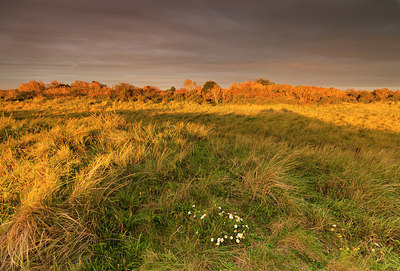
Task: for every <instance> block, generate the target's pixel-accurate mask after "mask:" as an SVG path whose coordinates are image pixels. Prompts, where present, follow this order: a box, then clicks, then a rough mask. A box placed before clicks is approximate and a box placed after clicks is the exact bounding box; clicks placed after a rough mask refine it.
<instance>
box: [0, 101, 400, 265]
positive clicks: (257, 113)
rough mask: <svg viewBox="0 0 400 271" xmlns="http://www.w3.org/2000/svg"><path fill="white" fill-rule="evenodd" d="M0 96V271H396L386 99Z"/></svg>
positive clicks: (398, 128)
mask: <svg viewBox="0 0 400 271" xmlns="http://www.w3.org/2000/svg"><path fill="white" fill-rule="evenodd" d="M0 105H1V106H0V110H1V111H0V114H2V116H1V118H0V142H1V143H0V189H1V190H0V200H1V203H2V204H1V209H0V222H1V223H2V224H1V230H0V260H1V262H0V268H1V270H3V269H4V270H9V269H15V270H19V269H23V270H26V269H35V268H37V269H45V270H49V269H57V270H59V269H66V270H68V269H77V270H132V269H135V270H136V269H139V270H368V269H369V270H398V269H400V250H399V247H400V219H399V215H398V214H399V213H400V147H399V146H400V134H399V133H400V105H399V104H389V103H378V104H337V105H323V106H316V105H284V104H275V105H232V104H230V105H229V104H228V105H217V106H213V105H198V104H190V103H168V104H161V103H160V104H156V103H140V102H131V101H129V102H128V101H126V102H124V101H113V100H96V99H89V98H73V99H66V98H60V99H53V100H46V99H35V100H29V101H21V102H18V101H14V102H11V101H9V102H5V101H0ZM194 214H196V216H195V215H194ZM204 214H206V215H205V216H204ZM229 214H231V216H230V215H229ZM238 217H239V218H238ZM231 218H232V219H231ZM235 225H236V226H237V227H235ZM246 225H247V227H248V228H247V227H246ZM235 230H236V232H234V231H235ZM238 234H243V237H245V238H243V237H241V235H238ZM225 235H226V238H224V237H225ZM230 236H232V237H233V239H230ZM212 238H213V239H212ZM218 238H224V239H225V241H224V242H221V241H218V242H217V239H218ZM237 240H239V241H237ZM217 243H218V245H217Z"/></svg>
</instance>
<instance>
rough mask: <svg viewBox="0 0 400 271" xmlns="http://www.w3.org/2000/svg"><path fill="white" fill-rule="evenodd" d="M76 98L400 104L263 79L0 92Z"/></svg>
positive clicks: (13, 96)
mask: <svg viewBox="0 0 400 271" xmlns="http://www.w3.org/2000/svg"><path fill="white" fill-rule="evenodd" d="M59 96H64V97H76V96H89V97H97V98H112V99H119V100H133V101H137V100H139V101H143V102H146V101H153V102H169V101H190V102H195V103H199V104H201V103H211V104H222V103H256V104H262V103H291V104H332V103H340V102H352V103H371V102H383V101H393V102H396V101H400V90H397V91H392V90H389V89H387V88H382V89H375V90H374V91H366V90H354V89H348V90H346V91H342V90H340V89H336V88H325V87H315V86H296V87H294V86H291V85H287V84H275V83H273V82H271V81H270V80H266V79H263V78H260V79H257V80H254V81H246V82H242V83H234V84H232V85H231V86H230V87H229V88H226V89H225V88H221V87H220V86H219V85H218V83H216V82H214V81H206V82H205V83H204V85H201V84H198V83H197V82H196V81H193V80H190V79H187V80H185V81H184V83H183V86H182V88H181V89H176V88H175V87H171V88H170V89H167V90H165V91H162V90H160V89H159V88H157V87H154V86H143V87H136V86H134V85H132V84H130V83H119V84H117V85H115V86H113V87H108V86H106V85H104V84H102V83H100V82H97V81H92V82H91V83H88V82H85V81H79V80H76V81H75V82H73V83H72V84H71V85H68V84H64V83H60V82H58V81H56V80H54V81H52V82H51V83H50V84H48V85H45V84H44V83H43V82H41V81H35V80H33V81H29V82H28V83H23V84H21V85H20V86H19V87H18V89H10V90H0V98H2V99H5V100H25V99H31V98H34V97H45V98H51V97H59Z"/></svg>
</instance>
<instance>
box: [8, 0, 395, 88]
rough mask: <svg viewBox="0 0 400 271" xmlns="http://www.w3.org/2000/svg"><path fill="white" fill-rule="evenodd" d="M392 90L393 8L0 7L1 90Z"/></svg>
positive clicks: (142, 2) (363, 3) (295, 3)
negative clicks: (64, 86) (90, 86)
mask: <svg viewBox="0 0 400 271" xmlns="http://www.w3.org/2000/svg"><path fill="white" fill-rule="evenodd" d="M257 78H264V79H268V80H271V81H273V82H276V83H282V84H291V85H294V86H297V85H314V86H325V87H337V88H341V89H348V88H355V89H369V90H372V89H375V88H384V87H386V88H390V89H393V90H397V89H400V0H323V1H322V0H246V1H243V0H230V1H225V0H112V1H111V0H109V1H106V0H0V88H2V89H8V88H16V87H18V85H19V84H20V83H22V82H27V81H29V80H34V79H35V80H41V81H44V82H46V83H49V82H50V81H52V80H57V81H60V82H63V83H72V82H73V81H75V80H83V81H89V82H91V81H100V82H102V83H105V84H107V85H108V86H112V85H114V84H117V83H119V82H128V83H131V84H134V85H135V86H143V85H154V86H158V87H160V88H162V89H166V88H169V87H171V86H175V87H177V88H179V87H181V86H182V84H183V81H184V80H185V79H192V80H195V81H197V82H198V83H204V82H205V81H207V80H213V81H215V82H217V83H219V85H221V86H222V87H228V86H229V85H231V84H232V83H234V82H243V81H246V80H255V79H257Z"/></svg>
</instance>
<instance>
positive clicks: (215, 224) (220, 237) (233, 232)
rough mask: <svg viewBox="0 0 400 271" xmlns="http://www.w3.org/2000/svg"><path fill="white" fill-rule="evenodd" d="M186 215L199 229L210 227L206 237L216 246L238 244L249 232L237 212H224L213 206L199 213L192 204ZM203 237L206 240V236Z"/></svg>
mask: <svg viewBox="0 0 400 271" xmlns="http://www.w3.org/2000/svg"><path fill="white" fill-rule="evenodd" d="M187 215H188V216H189V218H190V219H191V220H192V221H193V220H195V221H196V220H197V221H198V224H199V226H200V227H201V226H204V228H206V227H207V225H210V224H211V225H212V226H211V230H210V231H208V232H207V233H208V234H207V235H208V240H209V241H210V242H211V243H214V244H215V245H216V246H220V245H222V244H229V243H231V244H239V243H240V242H242V241H243V240H244V239H245V238H246V234H247V233H248V231H249V225H247V224H246V223H245V221H244V220H243V218H242V217H240V216H239V215H238V214H237V212H227V211H224V210H223V209H222V207H220V206H216V205H215V206H214V207H213V208H209V209H203V211H201V210H197V209H196V205H195V204H193V205H192V208H191V210H189V211H188V212H187ZM207 220H208V221H207ZM196 234H199V231H196ZM203 237H204V238H207V236H203Z"/></svg>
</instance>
